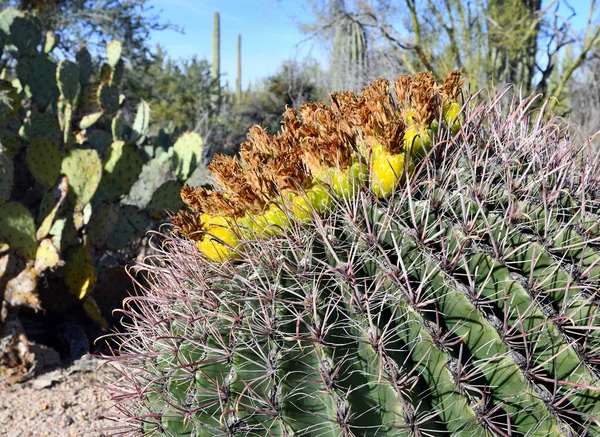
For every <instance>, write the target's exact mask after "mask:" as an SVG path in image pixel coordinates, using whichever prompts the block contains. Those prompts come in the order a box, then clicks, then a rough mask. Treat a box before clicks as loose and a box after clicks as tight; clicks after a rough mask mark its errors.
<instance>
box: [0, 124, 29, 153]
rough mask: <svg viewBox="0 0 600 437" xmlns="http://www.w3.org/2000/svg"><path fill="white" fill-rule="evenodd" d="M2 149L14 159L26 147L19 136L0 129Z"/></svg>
mask: <svg viewBox="0 0 600 437" xmlns="http://www.w3.org/2000/svg"><path fill="white" fill-rule="evenodd" d="M0 147H1V148H2V150H3V151H4V152H6V153H7V154H8V156H9V157H10V158H14V157H15V156H17V155H18V154H19V152H20V151H21V149H22V148H23V147H25V143H24V142H23V141H21V139H20V138H19V135H17V134H15V133H13V132H10V131H8V130H5V129H2V128H0Z"/></svg>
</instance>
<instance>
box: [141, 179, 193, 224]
mask: <svg viewBox="0 0 600 437" xmlns="http://www.w3.org/2000/svg"><path fill="white" fill-rule="evenodd" d="M182 187H183V184H182V183H181V182H179V181H167V182H165V183H164V184H162V185H161V186H160V187H158V188H157V189H156V191H154V192H153V193H152V199H151V200H150V202H149V203H148V205H147V206H146V210H147V211H148V214H149V215H150V217H151V218H153V219H155V220H157V219H159V218H161V217H164V216H165V215H166V214H168V213H171V212H176V211H179V210H180V209H181V208H183V206H184V204H183V201H182V200H181V197H180V196H179V193H180V192H181V188H182Z"/></svg>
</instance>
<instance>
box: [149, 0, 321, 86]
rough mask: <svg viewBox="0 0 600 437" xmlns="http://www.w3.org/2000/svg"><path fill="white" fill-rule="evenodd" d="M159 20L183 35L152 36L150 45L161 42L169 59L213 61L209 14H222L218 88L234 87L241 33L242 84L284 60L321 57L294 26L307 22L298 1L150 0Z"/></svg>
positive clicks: (272, 70)
mask: <svg viewBox="0 0 600 437" xmlns="http://www.w3.org/2000/svg"><path fill="white" fill-rule="evenodd" d="M149 3H150V5H151V6H153V7H154V8H155V10H154V12H158V11H162V12H161V13H160V15H161V19H162V20H163V21H167V22H171V23H172V24H175V25H177V26H179V27H181V28H182V29H183V30H184V31H185V33H184V34H180V33H177V32H174V31H162V32H155V33H153V35H152V44H153V45H154V44H157V43H160V44H161V45H162V46H164V47H165V48H166V50H167V53H168V54H169V56H170V57H172V58H174V59H178V58H187V57H189V56H192V55H197V56H198V57H200V58H206V59H208V60H209V61H210V60H211V59H212V23H213V13H214V11H216V10H218V11H219V14H220V16H221V74H223V75H224V76H223V80H222V84H223V85H224V84H225V80H228V81H229V86H230V87H232V88H233V87H234V86H235V78H236V69H237V35H238V33H241V34H242V84H243V87H244V88H246V87H247V86H248V82H249V81H251V82H256V81H257V80H258V79H260V78H264V77H266V76H268V75H270V74H273V73H275V72H276V71H277V69H278V67H279V66H280V65H281V64H282V62H283V61H285V60H288V59H293V58H296V59H298V60H300V59H303V58H305V57H306V56H309V55H310V56H312V57H314V58H316V59H318V60H323V59H325V55H324V53H323V52H322V50H319V47H318V45H315V44H313V43H312V42H307V43H305V44H300V45H299V46H298V44H299V43H300V42H301V41H302V40H304V39H306V35H303V34H302V33H301V32H300V31H299V30H298V26H297V23H298V22H299V21H302V22H305V21H310V20H311V14H310V10H309V9H308V7H306V6H305V2H304V1H302V0H296V1H294V0H150V1H149Z"/></svg>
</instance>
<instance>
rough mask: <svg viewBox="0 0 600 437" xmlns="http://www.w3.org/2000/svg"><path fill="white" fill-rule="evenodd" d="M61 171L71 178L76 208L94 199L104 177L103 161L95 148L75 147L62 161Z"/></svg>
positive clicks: (71, 188) (70, 184)
mask: <svg viewBox="0 0 600 437" xmlns="http://www.w3.org/2000/svg"><path fill="white" fill-rule="evenodd" d="M61 172H62V173H63V174H64V175H66V176H67V177H68V178H69V187H70V191H71V192H72V193H73V195H74V196H75V198H76V203H77V206H76V208H77V209H79V210H82V209H83V207H84V206H85V205H86V204H87V203H88V202H89V201H90V200H91V199H92V197H93V196H94V193H95V192H96V189H97V188H98V185H99V184H100V179H101V178H102V161H101V160H100V156H99V155H98V152H96V151H95V150H93V149H74V150H71V152H70V153H69V155H68V156H67V157H65V159H64V160H63V162H62V167H61Z"/></svg>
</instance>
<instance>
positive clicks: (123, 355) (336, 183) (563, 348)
mask: <svg viewBox="0 0 600 437" xmlns="http://www.w3.org/2000/svg"><path fill="white" fill-rule="evenodd" d="M461 83H462V82H461V81H460V79H459V75H458V74H457V73H451V74H449V75H448V77H447V78H446V80H445V81H444V83H443V84H438V83H435V81H434V80H433V77H432V75H430V74H425V73H420V74H417V75H416V76H414V77H408V76H402V77H401V78H399V79H398V80H397V81H396V82H395V83H394V87H393V94H392V91H391V90H390V86H389V84H388V82H387V81H385V80H379V81H377V82H375V83H373V84H371V85H368V86H367V87H366V88H365V89H364V91H363V92H361V93H360V95H358V96H356V95H354V93H336V94H333V95H332V97H331V105H329V106H326V105H324V104H321V103H316V104H315V103H309V104H305V105H303V106H302V107H301V108H300V110H299V111H298V112H296V111H294V110H292V109H288V110H287V111H286V113H285V114H284V122H283V128H282V130H281V131H280V132H279V133H277V134H276V135H274V136H268V135H267V134H266V133H265V132H264V130H262V129H261V128H259V127H255V128H252V129H251V130H250V132H249V135H248V137H249V140H248V142H246V143H244V144H243V145H242V148H241V153H240V157H239V158H225V157H217V158H216V159H215V161H213V163H212V164H211V167H210V170H211V171H212V176H213V179H214V180H215V183H216V184H217V185H218V188H217V189H215V190H211V189H206V188H201V187H196V188H194V187H190V186H186V187H185V188H184V189H183V190H182V192H181V194H182V198H183V200H184V201H185V203H186V204H187V205H188V206H189V209H188V210H185V211H182V212H180V213H179V214H178V215H177V216H176V217H175V218H174V220H173V222H174V224H175V225H176V227H175V234H170V235H165V236H164V238H165V240H164V241H162V243H161V244H160V245H157V247H160V254H159V255H157V256H156V257H155V258H154V259H153V260H149V261H147V263H145V264H140V265H138V268H139V269H141V270H142V271H144V273H145V274H146V276H147V278H148V280H149V285H148V286H147V287H144V288H143V289H142V290H141V291H143V293H141V294H140V295H139V296H138V297H133V298H132V299H131V300H130V301H128V302H127V303H126V307H125V311H126V313H127V314H129V315H131V316H132V317H133V322H132V324H131V325H130V331H129V332H128V333H125V334H123V336H122V337H121V349H120V350H119V352H120V356H119V357H112V358H111V359H112V360H114V361H116V362H117V363H118V364H119V366H118V368H119V369H121V372H122V375H123V377H122V378H120V379H118V380H117V381H115V384H113V385H111V386H110V387H108V390H109V391H110V392H111V393H112V394H113V396H114V400H115V404H116V405H115V409H114V410H113V412H114V413H115V416H117V417H119V418H120V419H121V420H122V423H128V424H131V426H132V430H131V431H132V432H133V431H134V429H133V428H135V431H137V432H138V433H139V434H144V435H149V436H154V435H156V436H158V435H161V436H162V435H164V436H224V435H227V436H331V437H338V436H425V435H426V436H444V435H452V436H540V437H542V436H544V437H545V436H557V437H558V436H575V435H576V436H598V435H600V379H599V376H600V364H599V363H600V361H599V360H598V353H599V350H600V337H599V334H598V329H597V328H598V326H600V325H599V323H600V314H599V313H598V300H597V290H598V286H600V250H599V248H598V245H597V244H596V242H597V238H598V236H599V235H600V232H599V231H598V226H597V224H598V220H599V215H598V214H599V212H600V210H599V208H598V207H599V205H600V193H599V191H598V187H597V184H598V180H599V178H600V168H599V165H600V164H599V162H598V160H595V161H592V160H591V159H589V158H588V157H587V156H585V155H583V154H582V153H581V152H580V150H581V149H580V148H578V147H575V146H573V145H571V144H569V143H568V140H567V139H566V137H565V135H564V132H560V131H559V130H558V129H556V124H554V123H552V124H550V125H545V124H544V123H543V122H541V121H540V122H538V121H534V122H532V123H531V124H530V121H531V120H532V119H531V117H533V116H535V117H540V120H542V119H543V117H544V115H543V114H542V115H540V114H539V113H533V114H532V113H529V112H527V111H528V110H527V109H526V108H528V107H529V105H528V104H524V105H519V106H517V107H514V108H508V110H506V109H503V108H501V107H500V106H499V103H497V102H498V101H496V103H494V104H490V105H487V104H484V105H482V106H475V105H474V104H473V103H470V102H467V103H466V104H465V105H464V106H463V105H462V104H461V103H460V102H459V101H458V100H459V96H460V92H459V90H460V87H461Z"/></svg>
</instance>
